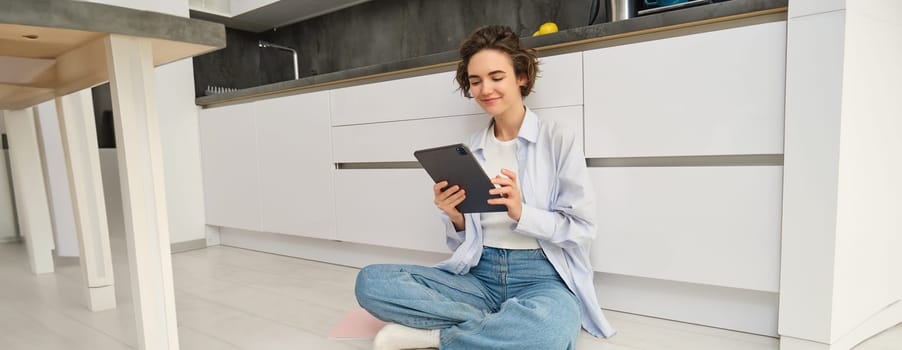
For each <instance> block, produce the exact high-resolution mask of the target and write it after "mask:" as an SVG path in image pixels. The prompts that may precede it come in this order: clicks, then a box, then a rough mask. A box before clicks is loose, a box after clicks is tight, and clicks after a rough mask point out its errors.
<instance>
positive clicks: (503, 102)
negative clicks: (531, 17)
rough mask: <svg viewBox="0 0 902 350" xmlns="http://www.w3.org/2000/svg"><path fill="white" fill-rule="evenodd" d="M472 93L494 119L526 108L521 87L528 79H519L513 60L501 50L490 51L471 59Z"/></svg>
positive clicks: (469, 73)
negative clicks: (512, 110) (513, 109)
mask: <svg viewBox="0 0 902 350" xmlns="http://www.w3.org/2000/svg"><path fill="white" fill-rule="evenodd" d="M467 74H468V76H469V80H470V94H471V95H472V96H473V98H474V99H476V103H478V104H479V106H480V107H482V109H483V110H484V111H485V112H486V114H488V115H491V116H499V115H503V114H505V112H507V111H509V110H511V108H519V109H522V108H523V96H521V95H520V86H521V85H525V84H526V77H525V76H521V77H519V78H518V77H517V76H516V74H515V73H514V64H513V61H512V60H511V57H510V56H509V55H508V54H506V53H504V52H501V51H498V50H491V49H486V50H482V51H479V52H477V53H476V54H475V55H473V56H472V57H470V62H469V64H467Z"/></svg>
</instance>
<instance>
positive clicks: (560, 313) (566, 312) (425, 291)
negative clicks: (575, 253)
mask: <svg viewBox="0 0 902 350" xmlns="http://www.w3.org/2000/svg"><path fill="white" fill-rule="evenodd" d="M356 293H357V302H358V303H360V306H362V307H363V308H364V309H366V310H367V311H369V312H370V313H371V314H373V316H376V317H377V318H379V319H381V320H383V321H388V322H395V323H399V324H402V325H405V326H408V327H413V328H420V329H441V331H440V334H441V349H445V350H455V349H465V350H475V349H517V350H523V349H538V350H558V349H568V350H569V349H574V348H575V347H576V337H577V335H578V334H579V331H580V314H579V304H578V303H579V302H578V300H577V298H576V297H575V296H574V295H573V293H571V292H570V290H569V289H568V288H567V286H566V285H565V284H564V282H563V281H562V280H561V278H560V277H559V276H558V274H557V272H556V271H555V270H554V267H553V266H552V265H551V263H549V262H548V259H546V258H545V254H544V253H543V252H542V250H541V249H536V250H507V249H496V248H489V247H486V248H485V250H484V251H483V253H482V257H481V259H480V261H479V264H478V265H477V266H476V267H474V268H473V269H471V270H470V272H469V273H468V274H465V275H455V274H452V273H449V272H445V271H443V270H439V269H437V268H433V267H426V266H417V265H370V266H367V267H365V268H363V270H361V271H360V274H358V275H357V286H356Z"/></svg>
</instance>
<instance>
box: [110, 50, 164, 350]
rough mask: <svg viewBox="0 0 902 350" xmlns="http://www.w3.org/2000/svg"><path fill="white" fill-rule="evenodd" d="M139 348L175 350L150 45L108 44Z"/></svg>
mask: <svg viewBox="0 0 902 350" xmlns="http://www.w3.org/2000/svg"><path fill="white" fill-rule="evenodd" d="M106 48H107V62H108V63H107V64H108V69H109V77H110V87H111V92H112V95H113V112H114V119H115V126H116V147H117V152H118V155H119V157H118V158H119V178H120V182H121V184H122V185H121V186H122V207H123V214H124V217H125V234H126V241H127V244H128V259H129V268H130V271H131V284H132V300H134V303H135V318H136V319H137V330H138V348H139V349H153V350H174V349H178V348H179V342H178V328H177V327H176V315H175V300H174V299H175V298H174V291H173V286H172V260H171V256H170V251H169V249H170V248H169V244H170V243H169V222H168V221H169V219H168V217H167V213H166V193H165V187H164V185H163V159H162V147H161V144H160V130H159V120H158V117H157V106H156V103H157V102H156V96H155V93H156V91H155V89H154V71H153V57H152V55H151V53H152V52H151V51H152V48H151V45H150V40H148V39H141V38H135V37H127V36H120V35H110V36H109V37H108V39H107V42H106Z"/></svg>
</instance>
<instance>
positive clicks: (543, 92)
mask: <svg viewBox="0 0 902 350" xmlns="http://www.w3.org/2000/svg"><path fill="white" fill-rule="evenodd" d="M539 62H540V63H539V69H540V70H541V71H540V74H539V78H538V79H537V80H536V85H535V87H534V92H533V93H532V94H530V96H528V97H527V98H526V100H525V103H526V105H527V106H529V107H530V108H533V109H538V108H547V107H560V106H575V105H580V104H582V101H583V94H582V60H581V54H580V53H572V54H565V55H557V56H548V57H543V58H541V59H540V60H539ZM454 75H455V72H445V73H437V74H430V75H423V76H419V77H412V78H405V79H397V80H391V81H385V82H379V83H372V84H366V85H358V86H352V87H347V88H341V89H336V90H332V91H331V94H332V125H333V126H341V125H354V124H366V123H379V122H389V121H399V120H415V119H426V118H437V117H448V116H459V115H468V114H481V113H482V109H481V108H479V106H478V105H477V104H476V102H474V101H472V100H470V99H467V98H464V97H463V96H461V94H460V92H459V91H458V90H457V83H456V82H455V80H454Z"/></svg>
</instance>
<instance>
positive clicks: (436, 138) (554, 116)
mask: <svg viewBox="0 0 902 350" xmlns="http://www.w3.org/2000/svg"><path fill="white" fill-rule="evenodd" d="M534 111H535V112H536V114H537V115H538V116H539V118H542V119H545V120H553V121H555V122H556V123H560V124H562V125H565V126H566V127H568V128H570V129H572V130H574V131H575V132H576V133H577V135H578V137H579V139H580V143H582V135H583V133H582V129H583V113H582V111H583V109H582V107H580V106H573V107H558V108H542V109H536V110H534ZM489 122H490V117H489V116H487V115H485V114H477V115H466V116H454V117H444V118H433V119H422V120H405V121H397V122H388V123H376V124H363V125H346V126H338V127H334V128H332V138H333V143H332V153H333V157H334V159H335V162H336V163H354V162H399V161H411V162H412V161H416V158H414V156H413V152H414V151H416V150H418V149H424V148H431V147H438V146H443V145H450V144H454V143H467V141H468V140H469V139H470V136H471V135H472V134H473V133H474V132H476V131H478V130H480V129H482V128H487V127H488V125H489Z"/></svg>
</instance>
